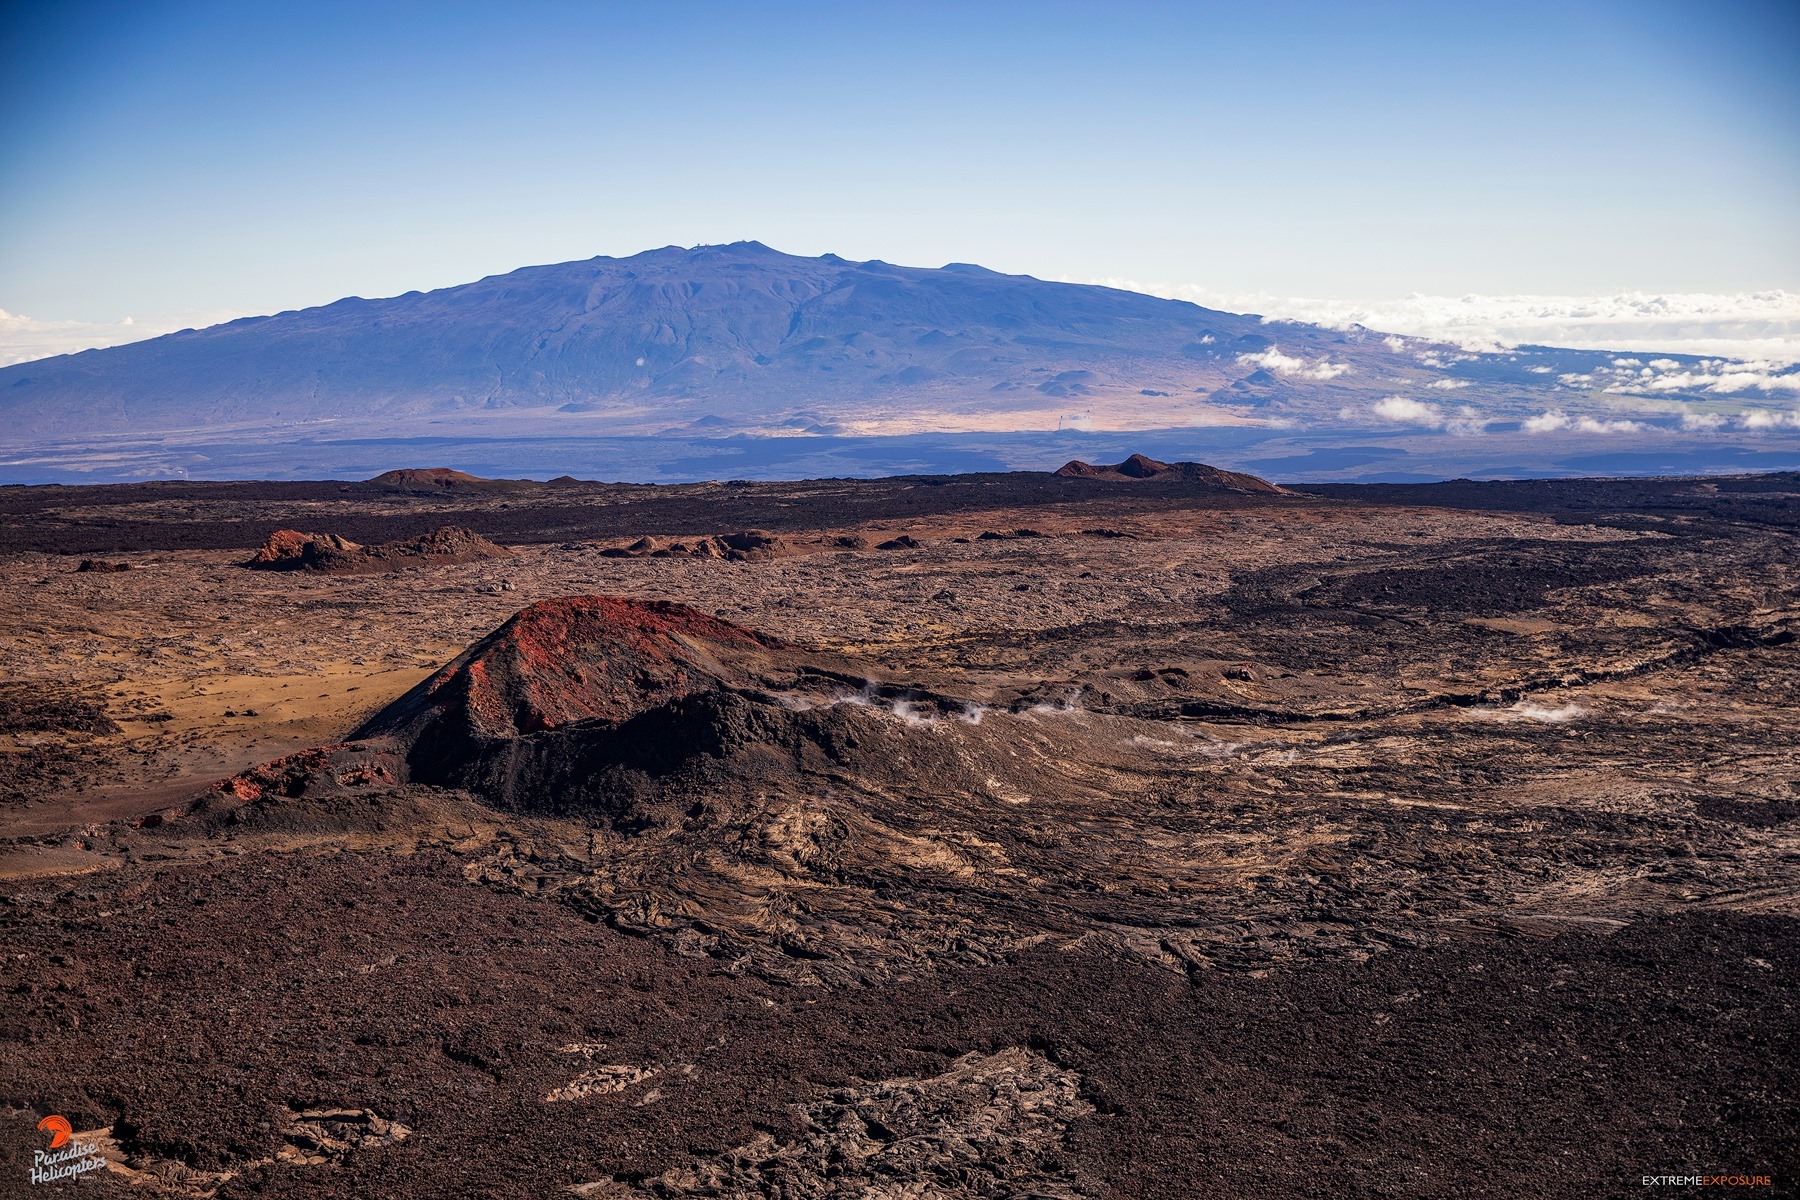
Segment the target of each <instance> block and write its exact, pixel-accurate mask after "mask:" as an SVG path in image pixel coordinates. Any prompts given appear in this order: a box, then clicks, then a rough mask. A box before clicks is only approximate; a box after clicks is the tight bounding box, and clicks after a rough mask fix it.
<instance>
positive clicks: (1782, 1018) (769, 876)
mask: <svg viewBox="0 0 1800 1200" xmlns="http://www.w3.org/2000/svg"><path fill="white" fill-rule="evenodd" d="M1074 467H1083V469H1081V470H1070V471H1069V472H1068V474H1066V475H1061V476H1057V475H1031V476H992V477H971V478H957V479H944V480H919V479H914V480H886V481H869V482H862V483H857V482H852V481H817V482H812V483H805V484H770V485H748V486H736V485H729V486H728V485H705V486H700V487H694V488H676V489H666V490H665V489H648V488H629V489H628V488H615V487H610V486H607V485H589V484H581V483H577V482H575V481H572V480H565V481H557V482H554V483H550V484H532V483H528V482H523V481H510V482H508V481H481V480H475V479H473V478H472V477H462V476H458V475H456V474H455V473H454V472H436V471H434V472H392V473H389V475H387V476H383V477H381V478H380V479H378V480H375V481H371V482H370V483H368V484H317V485H292V484H280V485H268V486H267V488H266V489H264V490H262V491H258V490H257V487H256V486H253V485H169V488H168V489H166V490H159V487H160V485H157V486H150V485H146V486H144V487H126V488H119V489H99V488H96V489H70V488H59V489H8V490H7V491H8V494H7V495H6V496H0V507H3V508H6V511H8V512H10V513H12V514H13V517H10V518H9V519H8V524H7V525H6V528H5V532H4V537H5V538H8V539H11V541H10V545H11V546H12V547H13V551H12V552H11V553H9V554H7V555H5V556H4V557H0V618H3V619H4V623H3V624H0V628H3V629H4V630H5V633H4V634H3V635H0V637H3V638H4V642H3V648H4V654H3V655H0V996H3V997H4V999H5V1003H4V1004H0V1196H11V1195H20V1196H26V1195H51V1194H62V1193H63V1192H68V1193H70V1194H73V1192H74V1191H75V1185H59V1186H58V1187H37V1186H34V1185H31V1184H29V1183H28V1182H27V1181H26V1173H27V1171H28V1168H29V1166H30V1163H31V1161H32V1155H33V1152H34V1151H37V1150H40V1149H44V1148H45V1147H46V1145H47V1135H46V1134H44V1133H41V1132H39V1130H38V1129H37V1123H38V1121H39V1120H40V1118H42V1117H44V1116H46V1115H50V1114H60V1115H62V1116H64V1117H66V1118H67V1119H68V1120H69V1121H70V1123H71V1125H72V1126H73V1127H74V1129H75V1130H76V1140H77V1141H79V1142H84V1143H91V1144H92V1145H93V1146H94V1147H95V1153H96V1154H97V1155H98V1156H99V1157H101V1158H103V1159H104V1160H105V1161H106V1163H107V1165H106V1166H105V1167H104V1168H102V1169H101V1170H100V1171H98V1172H96V1173H95V1174H93V1175H90V1176H89V1177H87V1179H86V1181H85V1182H84V1183H83V1184H81V1185H80V1186H81V1190H82V1194H88V1193H92V1194H95V1195H109V1194H116V1195H121V1196H173V1197H218V1198H220V1200H229V1198H231V1197H245V1196H296V1197H298V1196H305V1197H367V1196H392V1197H440V1196H488V1197H521V1198H523V1197H534V1198H535V1197H543V1196H548V1195H574V1196H591V1197H632V1198H639V1197H663V1198H669V1197H688V1196H694V1197H699V1196H712V1197H734V1198H737V1197H745V1198H748V1197H777V1196H780V1197H795V1198H798V1197H817V1198H821V1200H825V1198H830V1200H837V1198H844V1200H848V1198H850V1197H870V1196H883V1197H888V1196H892V1197H901V1196H905V1197H937V1196H945V1197H963V1196H970V1197H1020V1198H1024V1197H1035V1198H1040V1200H1048V1198H1054V1200H1075V1198H1082V1200H1115V1198H1126V1197H1131V1198H1136V1197H1165V1196H1186V1195H1222V1196H1244V1197H1285V1196H1318V1197H1352V1196H1353V1197H1382V1196H1496V1197H1498V1196H1506V1197H1515V1196H1526V1197H1562V1196H1567V1195H1572V1194H1581V1195H1618V1194H1627V1193H1637V1192H1640V1191H1644V1190H1655V1189H1645V1187H1644V1185H1643V1184H1642V1178H1643V1176H1645V1175H1656V1174H1667V1173H1671V1172H1679V1173H1689V1172H1694V1173H1707V1174H1715V1173H1734V1174H1751V1175H1755V1174H1762V1175H1769V1176H1771V1177H1772V1186H1770V1187H1767V1188H1757V1189H1746V1191H1748V1192H1754V1193H1755V1194H1794V1191H1795V1176H1794V1174H1793V1170H1794V1168H1793V1164H1794V1163H1796V1162H1800V1136H1797V1135H1796V1132H1795V1130H1796V1126H1795V1123H1794V1121H1793V1119H1792V1118H1793V1113H1794V1112H1795V1111H1796V1107H1797V1105H1800V1068H1797V1066H1796V1064H1797V1063H1800V1058H1797V1056H1796V1052H1795V1051H1796V1046H1795V1039H1796V1030H1797V1029H1800V1019H1797V1017H1800V1013H1797V1002H1800V954H1797V953H1796V950H1795V947H1796V945H1800V941H1797V940H1796V934H1797V933H1800V923H1797V918H1800V736H1797V735H1796V732H1795V723H1794V721H1793V714H1794V712H1795V710H1796V708H1797V707H1800V672H1797V671H1796V660H1795V655H1796V653H1800V647H1797V645H1796V634H1797V633H1800V571H1797V568H1796V565H1795V564H1796V563H1797V562H1800V555H1796V554H1794V552H1793V551H1794V537H1795V533H1796V530H1797V529H1800V515H1797V514H1800V505H1797V504H1796V502H1795V501H1796V499H1797V498H1800V482H1797V481H1795V480H1793V479H1791V478H1786V479H1785V482H1784V477H1758V478H1747V479H1743V480H1708V481H1705V483H1704V484H1703V485H1702V484H1699V483H1694V482H1687V481H1628V482H1617V483H1614V484H1609V483H1607V482H1606V481H1573V482H1570V481H1561V482H1558V481H1546V482H1539V483H1532V484H1519V485H1490V484H1451V485H1443V487H1442V488H1441V489H1438V490H1432V489H1370V490H1368V491H1367V492H1346V491H1344V490H1342V489H1336V490H1334V492H1333V495H1331V496H1330V497H1321V496H1312V495H1305V494H1299V493H1293V492H1282V491H1278V490H1273V489H1271V490H1262V489H1260V488H1257V487H1253V486H1251V485H1250V484H1243V483H1239V482H1235V481H1234V480H1233V479H1220V478H1215V477H1214V476H1213V475H1209V474H1208V472H1209V471H1210V470H1211V469H1210V468H1202V467H1199V466H1198V465H1197V464H1174V465H1172V466H1171V465H1169V464H1159V463H1155V462H1152V461H1149V460H1143V461H1142V462H1138V461H1135V460H1128V461H1127V462H1126V463H1124V464H1120V465H1119V466H1118V467H1107V468H1086V467H1085V466H1084V465H1083V464H1071V468H1074ZM1219 474H1227V473H1219ZM1246 478H1247V477H1246ZM1256 482H1260V481H1256ZM1609 488H1611V489H1612V490H1611V491H1608V489H1609ZM308 489H311V490H308ZM1609 496H1610V497H1611V500H1610V501H1609V499H1608V497H1609ZM241 512H248V513H250V514H251V516H250V517H249V518H239V517H237V516H231V515H230V514H235V513H241ZM15 518H16V519H15ZM233 522H237V523H236V524H233ZM447 525H453V526H457V527H460V528H463V529H466V530H470V531H478V532H477V533H471V534H470V535H469V536H471V537H473V536H479V537H480V538H482V539H496V540H497V542H498V543H500V545H501V546H503V547H504V550H503V552H502V553H500V554H497V555H486V556H477V557H473V558H470V559H467V560H458V558H457V555H456V554H455V553H454V552H451V553H445V554H437V555H433V554H430V553H420V554H411V555H407V554H404V553H401V552H389V553H388V554H387V556H386V558H385V559H383V561H390V560H393V559H395V558H396V557H401V558H405V559H406V562H405V564H404V565H406V566H407V568H408V569H406V570H387V569H379V570H356V571H348V572H343V573H339V572H334V571H330V570H319V569H305V570H272V571H271V570H246V569H245V568H244V566H243V565H242V564H243V563H244V561H245V559H246V558H247V557H249V555H250V554H251V552H252V550H253V549H254V548H255V547H256V546H258V545H262V544H264V543H265V541H266V540H267V539H269V538H270V535H271V534H272V533H275V532H276V531H277V530H314V531H318V532H316V533H313V534H309V535H295V537H296V538H298V540H297V541H295V540H293V539H286V540H281V539H279V538H278V539H277V540H278V542H279V543H280V544H278V545H276V546H275V549H274V550H272V551H270V553H271V555H273V556H275V557H298V556H300V555H303V554H306V553H308V552H307V551H305V550H304V549H303V547H304V546H306V545H308V544H310V545H313V546H314V547H317V548H316V549H315V550H313V551H311V552H310V553H311V555H312V557H313V558H314V559H316V560H326V559H331V558H334V557H338V558H341V557H344V556H350V557H357V556H366V555H369V554H370V553H371V551H370V550H369V549H368V547H371V546H373V547H374V548H375V550H376V551H387V550H389V546H388V544H389V543H395V542H400V543H412V540H413V539H420V540H419V541H417V542H416V543H414V544H416V545H421V546H429V545H432V544H436V543H433V542H432V539H431V538H430V537H427V536H424V535H428V534H429V533H430V531H431V530H434V529H441V528H443V527H445V526H447ZM221 530H225V531H228V532H229V531H231V530H237V531H238V532H237V533H236V534H234V535H233V536H235V537H236V538H237V540H235V541H219V540H217V539H221V538H222V537H223V536H224V535H223V534H221V532H220V531H221ZM58 538H60V539H61V540H62V543H63V544H66V546H67V548H68V551H69V554H68V555H64V554H60V553H56V552H53V547H54V546H55V545H56V544H57V539H58ZM461 538H462V535H461V534H457V535H455V537H454V538H453V539H452V540H453V541H456V542H457V543H458V544H459V545H460V544H462V542H461V540H460V539H461ZM440 541H441V539H440ZM496 548H497V549H498V548H499V547H496ZM452 551H454V547H452ZM94 553H106V554H108V555H110V556H112V557H113V558H114V559H116V560H117V561H118V563H119V564H121V565H123V566H124V567H126V568H128V569H125V570H100V569H88V570H80V569H78V562H79V558H78V557H77V556H79V555H82V554H87V555H92V554H94Z"/></svg>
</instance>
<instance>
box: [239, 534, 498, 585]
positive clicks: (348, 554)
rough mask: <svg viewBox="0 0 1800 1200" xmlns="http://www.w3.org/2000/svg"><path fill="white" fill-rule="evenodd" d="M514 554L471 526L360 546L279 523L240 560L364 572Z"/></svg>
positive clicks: (265, 567)
mask: <svg viewBox="0 0 1800 1200" xmlns="http://www.w3.org/2000/svg"><path fill="white" fill-rule="evenodd" d="M511 554H512V551H510V550H508V549H507V548H506V547H504V546H500V545H496V544H495V543H493V542H490V541H488V539H486V538H484V537H482V536H481V535H480V534H479V533H476V532H475V531H474V530H472V529H463V528H460V527H458V526H454V525H446V526H445V527H443V528H442V529H437V530H434V531H432V532H431V533H426V534H421V535H420V536H418V537H416V538H407V539H405V540H402V541H395V542H383V543H382V544H381V545H379V546H362V545H359V544H357V543H356V542H353V541H350V540H349V539H348V538H342V537H339V536H337V535H336V534H332V533H301V532H300V531H299V530H296V529H278V530H276V531H275V532H274V533H272V534H270V535H269V538H268V540H267V541H265V542H264V543H263V544H262V546H261V547H259V548H258V549H257V551H256V553H255V554H254V555H252V556H251V557H250V559H249V560H248V561H247V562H245V563H244V564H243V565H244V566H246V567H249V568H250V569H252V570H257V571H313V572H318V573H320V574H328V575H366V574H373V573H376V572H381V571H398V570H404V569H406V568H408V567H426V566H446V565H449V564H452V563H468V562H479V561H481V560H482V559H488V558H505V557H507V556H509V555H511Z"/></svg>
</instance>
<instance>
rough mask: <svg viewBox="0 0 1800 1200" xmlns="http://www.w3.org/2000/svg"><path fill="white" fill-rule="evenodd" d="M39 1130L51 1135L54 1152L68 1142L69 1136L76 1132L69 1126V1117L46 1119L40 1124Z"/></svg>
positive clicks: (51, 1146) (51, 1145)
mask: <svg viewBox="0 0 1800 1200" xmlns="http://www.w3.org/2000/svg"><path fill="white" fill-rule="evenodd" d="M38 1128H39V1129H42V1130H44V1131H45V1132H47V1133H48V1134H49V1135H50V1148H51V1149H52V1150H54V1149H56V1148H57V1147H59V1146H61V1145H62V1144H63V1143H64V1142H66V1141H68V1140H69V1135H70V1134H71V1133H74V1132H75V1129H74V1127H73V1126H72V1125H70V1124H69V1118H67V1117H45V1118H44V1119H43V1120H41V1121H39V1122H38Z"/></svg>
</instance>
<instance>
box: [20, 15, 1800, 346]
mask: <svg viewBox="0 0 1800 1200" xmlns="http://www.w3.org/2000/svg"><path fill="white" fill-rule="evenodd" d="M40 8H41V10H40V11H31V12H23V11H20V10H19V8H18V6H13V7H12V8H9V9H8V10H7V11H8V16H7V17H6V21H7V24H6V26H5V42H4V45H3V46H0V104H3V105H4V111H5V112H6V114H7V119H6V120H5V121H4V122H3V123H0V309H4V310H6V311H7V312H9V313H12V314H26V315H28V316H29V317H30V318H32V319H34V320H36V321H39V322H114V321H118V320H119V319H120V318H122V317H124V316H125V315H127V314H132V315H135V316H137V317H139V318H140V319H145V318H153V317H154V316H155V315H157V314H175V313H204V312H268V311H275V310H278V309H283V308H292V307H298V306H302V305H308V304H316V303H322V302H325V301H329V300H331V299H334V298H336V297H339V296H342V295H346V294H361V295H388V294H394V293H398V292H402V291H406V290H408V289H411V288H415V287H416V288H430V287H437V286H444V285H447V284H452V283H456V282H461V281H465V280H469V279H473V278H477V277H480V276H482V275H486V274H492V273H495V272H500V271H506V270H510V269H512V268H514V267H518V266H522V265H526V264H528V263H540V262H554V261H561V260H566V259H573V258H585V257H588V256H591V255H595V254H620V255H622V254H630V253H633V252H636V251H638V250H641V249H645V248H649V247H652V246H658V245H664V244H669V243H680V244H694V243H701V242H720V241H731V240H736V239H739V238H757V239H760V240H762V241H765V242H768V243H769V244H771V245H773V246H776V247H777V248H780V249H784V250H789V251H792V252H796V253H803V254H817V253H823V252H825V251H833V252H836V253H839V254H843V255H845V256H847V257H853V258H870V257H879V258H884V259H888V260H890V261H895V262H905V263H913V264H921V265H936V264H941V263H943V262H948V261H958V260H963V261H977V262H981V263H984V264H987V265H989V266H992V267H995V268H997V269H1000V270H1006V271H1019V272H1027V273H1031V274H1035V275H1039V276H1042V277H1046V278H1069V279H1122V280H1133V281H1158V282H1160V283H1163V284H1186V285H1193V286H1197V287H1199V288H1204V289H1213V290H1215V291H1217V292H1218V293H1252V292H1264V293H1270V294H1275V295H1299V296H1338V297H1380V296H1402V295H1405V294H1406V293H1410V292H1425V293H1432V294H1442V295H1446V296H1457V295H1461V294H1464V293H1485V294H1502V293H1553V294H1559V295H1587V294H1604V293H1607V292H1612V291H1617V290H1621V289H1628V290H1643V291H1649V292H1663V291H1668V292H1706V293H1741V292H1750V291H1756V290H1759V289H1761V290H1767V289H1787V290H1789V291H1800V219H1797V218H1796V215H1795V214H1797V213H1800V71H1796V70H1795V69H1794V68H1795V64H1796V63H1797V62H1800V17H1796V16H1795V13H1794V6H1792V5H1780V4H1748V3H1736V2H1733V0H1715V2H1713V3H1706V4H1699V3H1677V2H1675V0H1633V2H1630V3H1613V2H1610V0H1606V2H1589V3H1584V2H1581V0H1563V2H1560V3H1535V2H1527V3H1510V4H1503V5H1473V4H1462V3H1445V4H1412V3H1379V2H1377V3H1370V4H1360V5H1353V4H1343V3H1341V2H1339V3H1280V2H1276V3H1268V4H1254V5H1252V4H1243V3H1241V2H1238V3H1231V4H1209V3H1193V4H1166V5H1165V4H1131V3H1109V4H1059V3H1035V4H979V3H975V4H970V3H959V4H932V3H919V4H892V5H865V6H853V5H825V4H819V5H809V4H781V3H764V4H749V3H744V4H712V3H669V4H654V5H652V4H643V5H637V4H633V5H608V4H542V3H540V4H525V3H516V4H507V5H468V4H454V3H450V4H385V3H378V2H365V3H356V4H334V3H319V4H307V5H263V4H210V3H162V4H142V3H138V4H92V3H88V4H84V3H79V2H77V3H66V4H59V5H44V6H40Z"/></svg>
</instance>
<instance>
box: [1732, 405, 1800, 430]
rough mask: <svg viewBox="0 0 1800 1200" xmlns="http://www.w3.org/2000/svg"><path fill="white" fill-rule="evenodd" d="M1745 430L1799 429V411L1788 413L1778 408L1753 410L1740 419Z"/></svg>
mask: <svg viewBox="0 0 1800 1200" xmlns="http://www.w3.org/2000/svg"><path fill="white" fill-rule="evenodd" d="M1740 419H1741V420H1742V422H1743V426H1744V428H1745V429H1780V428H1782V427H1784V426H1786V427H1790V428H1795V429H1800V410H1797V411H1793V412H1788V411H1784V410H1782V409H1778V408H1753V409H1750V410H1749V411H1747V412H1745V413H1744V415H1743V416H1742V418H1740Z"/></svg>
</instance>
